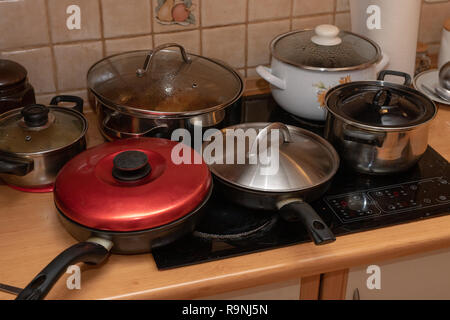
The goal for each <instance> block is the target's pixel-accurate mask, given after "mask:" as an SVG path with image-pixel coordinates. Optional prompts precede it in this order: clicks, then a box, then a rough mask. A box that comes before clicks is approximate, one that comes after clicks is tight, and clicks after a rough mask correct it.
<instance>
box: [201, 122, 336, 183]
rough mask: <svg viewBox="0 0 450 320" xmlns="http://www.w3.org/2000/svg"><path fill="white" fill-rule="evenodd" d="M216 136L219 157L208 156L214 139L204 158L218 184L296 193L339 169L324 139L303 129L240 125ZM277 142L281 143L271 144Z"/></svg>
mask: <svg viewBox="0 0 450 320" xmlns="http://www.w3.org/2000/svg"><path fill="white" fill-rule="evenodd" d="M274 132H275V133H276V134H274ZM220 133H221V134H222V138H220V137H219V139H221V140H222V141H223V147H222V148H220V149H219V150H220V152H221V153H218V154H217V152H218V150H215V152H214V154H213V153H212V152H211V154H210V153H209V151H208V149H209V148H208V146H209V145H210V144H211V147H212V143H214V142H213V141H215V139H217V136H216V137H215V138H211V142H205V144H204V152H203V157H204V159H205V161H206V163H208V164H209V167H210V169H211V171H212V172H213V173H214V174H215V175H216V176H217V177H218V178H219V179H222V180H224V181H226V182H228V183H230V184H233V185H235V186H237V187H241V188H246V189H251V190H256V191H267V192H293V191H299V190H304V189H308V188H312V187H314V186H318V185H320V184H322V183H324V182H326V181H328V180H329V179H330V178H331V177H332V176H333V175H334V174H335V173H336V171H337V169H338V167H339V156H338V155H337V153H336V151H335V150H334V148H333V147H332V146H331V145H330V144H329V143H328V142H327V141H326V140H325V139H323V138H321V137H319V136H318V135H316V134H314V133H312V132H310V131H307V130H304V129H301V128H297V127H293V126H286V125H284V124H282V123H277V122H275V123H244V124H239V125H236V126H232V127H228V128H226V129H223V130H222V131H221V132H220ZM230 137H231V138H232V139H230ZM277 138H280V140H279V143H278V145H274V144H273V143H274V142H276V141H277V140H276V139H277ZM231 141H232V142H233V143H232V144H231V145H229V143H230V142H231ZM219 154H220V155H219Z"/></svg>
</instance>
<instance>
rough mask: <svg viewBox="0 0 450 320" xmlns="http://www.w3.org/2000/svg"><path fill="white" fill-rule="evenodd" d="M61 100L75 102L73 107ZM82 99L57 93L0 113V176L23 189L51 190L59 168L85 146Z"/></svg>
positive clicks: (84, 119)
mask: <svg viewBox="0 0 450 320" xmlns="http://www.w3.org/2000/svg"><path fill="white" fill-rule="evenodd" d="M59 102H72V103H75V106H74V107H73V108H68V107H58V106H57V104H58V103H59ZM82 110H83V99H81V98H79V97H75V96H56V97H54V98H53V99H52V101H51V106H48V107H47V106H44V105H40V104H32V105H29V106H26V107H24V108H19V109H14V110H11V111H8V112H5V113H3V114H2V115H1V116H0V178H1V179H3V181H4V182H6V183H7V184H8V185H10V186H11V187H13V188H16V189H19V190H21V191H29V192H50V191H52V190H53V183H54V181H55V178H56V175H57V174H58V172H59V170H60V169H61V168H62V167H63V166H64V164H65V163H66V162H67V161H69V160H70V159H71V158H73V157H74V156H75V155H77V154H78V153H80V152H81V151H83V150H85V149H86V138H85V134H86V131H87V128H88V122H87V120H86V118H85V117H84V116H83V114H82Z"/></svg>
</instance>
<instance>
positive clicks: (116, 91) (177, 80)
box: [88, 44, 243, 115]
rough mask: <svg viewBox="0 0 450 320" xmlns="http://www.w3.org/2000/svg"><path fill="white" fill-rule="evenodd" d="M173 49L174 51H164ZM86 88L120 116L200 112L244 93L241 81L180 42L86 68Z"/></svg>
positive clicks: (112, 58)
mask: <svg viewBox="0 0 450 320" xmlns="http://www.w3.org/2000/svg"><path fill="white" fill-rule="evenodd" d="M172 46H175V47H178V48H177V50H175V49H167V48H169V47H172ZM178 49H179V50H178ZM88 86H89V88H90V89H91V90H92V91H93V92H94V94H96V95H97V97H98V98H100V99H102V100H103V101H104V102H105V103H107V104H109V105H113V106H115V107H116V108H118V109H121V110H122V111H124V112H127V113H137V114H159V115H161V114H169V115H170V114H176V113H183V114H186V113H189V114H198V113H203V112H205V111H206V110H212V109H216V108H221V107H224V106H226V105H228V104H230V103H232V102H234V101H235V100H236V99H238V98H239V97H240V96H241V95H242V93H243V80H242V79H241V77H240V76H239V74H238V73H237V72H236V71H234V70H233V69H232V68H230V67H229V66H227V65H225V64H224V63H222V62H218V61H216V60H213V59H209V58H205V57H202V56H198V55H194V54H188V53H186V52H185V51H184V48H183V47H181V46H180V45H178V44H165V45H162V46H160V47H158V48H156V49H154V50H153V51H150V52H149V51H134V52H126V53H122V54H118V55H114V56H110V57H107V58H105V59H103V60H101V61H99V62H98V63H96V64H95V65H93V66H92V67H91V69H90V70H89V72H88Z"/></svg>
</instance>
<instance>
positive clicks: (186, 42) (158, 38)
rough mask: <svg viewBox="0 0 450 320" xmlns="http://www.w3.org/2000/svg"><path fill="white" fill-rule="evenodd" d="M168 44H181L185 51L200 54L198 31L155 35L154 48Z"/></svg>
mask: <svg viewBox="0 0 450 320" xmlns="http://www.w3.org/2000/svg"><path fill="white" fill-rule="evenodd" d="M168 42H175V43H178V44H181V45H182V46H183V47H184V49H186V51H188V52H191V53H196V54H200V30H192V31H184V32H172V33H160V34H156V35H155V46H159V45H161V44H164V43H168Z"/></svg>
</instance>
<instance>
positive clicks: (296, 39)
mask: <svg viewBox="0 0 450 320" xmlns="http://www.w3.org/2000/svg"><path fill="white" fill-rule="evenodd" d="M271 52H272V55H273V56H274V57H275V58H277V59H278V60H281V61H283V62H285V63H288V64H291V65H294V66H296V67H300V68H303V69H310V70H320V71H344V70H353V69H364V68H367V67H369V66H370V65H372V64H374V63H376V62H378V61H379V60H380V59H381V50H380V47H379V46H378V45H377V44H376V43H375V42H373V41H372V40H370V39H367V38H365V37H362V36H359V35H357V34H354V33H351V32H347V31H340V30H339V28H337V27H336V26H333V25H319V26H317V27H316V28H315V29H314V30H300V31H293V32H289V33H285V34H282V35H279V36H278V37H276V38H275V39H274V40H273V41H272V43H271Z"/></svg>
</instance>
